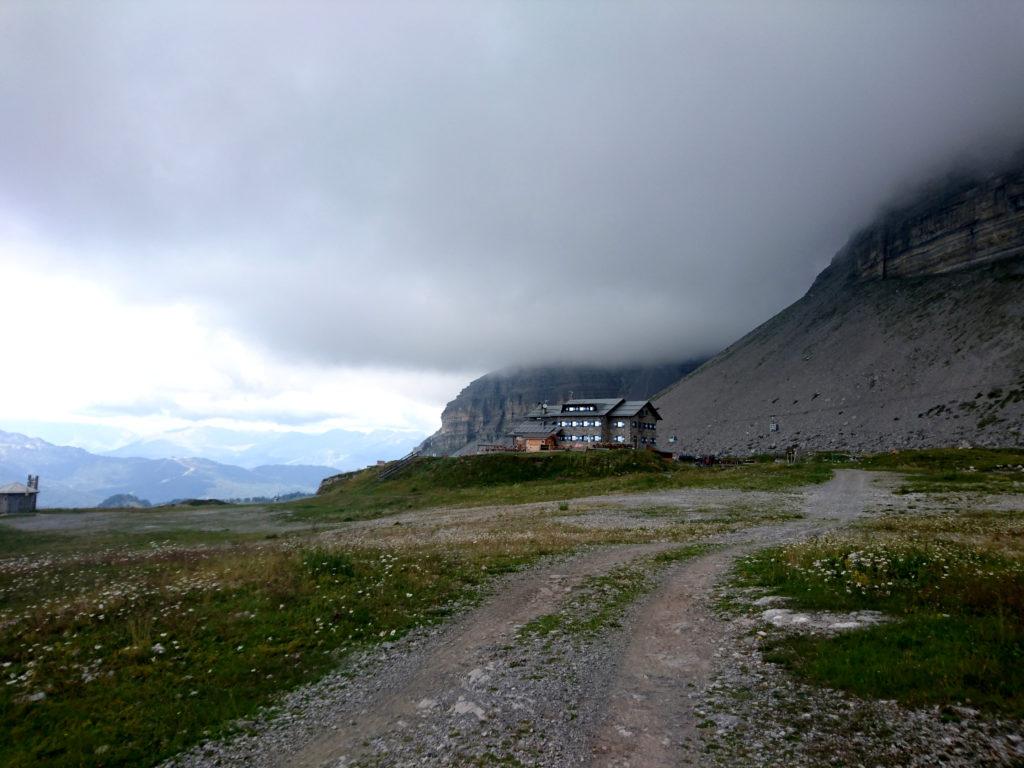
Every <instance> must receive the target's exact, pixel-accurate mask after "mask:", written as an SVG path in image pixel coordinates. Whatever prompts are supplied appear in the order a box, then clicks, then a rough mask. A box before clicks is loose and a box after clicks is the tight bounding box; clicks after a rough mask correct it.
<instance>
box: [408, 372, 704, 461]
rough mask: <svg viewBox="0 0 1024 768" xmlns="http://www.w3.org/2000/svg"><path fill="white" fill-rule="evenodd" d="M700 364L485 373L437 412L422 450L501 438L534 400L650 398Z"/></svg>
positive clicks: (437, 451)
mask: <svg viewBox="0 0 1024 768" xmlns="http://www.w3.org/2000/svg"><path fill="white" fill-rule="evenodd" d="M701 362H702V361H701V360H691V361H686V362H682V363H672V364H666V365H657V366H637V367H631V368H599V367H580V366H573V367H538V368H515V369H506V370H502V371H497V372H494V373H488V374H487V375H485V376H481V377H480V378H479V379H476V380H475V381H473V382H471V383H470V384H469V385H468V386H467V387H466V388H465V389H463V390H462V392H460V393H459V395H458V397H456V398H455V399H454V400H452V401H451V402H450V403H448V405H447V406H446V407H445V409H444V412H443V413H442V414H441V429H440V430H439V431H437V432H436V433H434V434H433V435H431V436H430V437H428V438H427V439H426V440H425V441H424V442H423V444H422V446H421V450H422V451H423V452H424V453H426V454H428V455H432V456H450V455H452V454H455V453H458V452H459V451H474V450H475V449H476V446H477V444H479V443H496V442H499V441H501V440H503V439H504V438H505V437H506V435H507V434H508V431H509V428H510V427H511V426H512V424H514V423H515V422H516V421H517V420H519V419H520V418H522V417H523V415H524V414H525V413H526V412H527V411H529V410H530V408H532V407H533V406H534V405H536V404H537V403H538V402H543V401H547V402H549V403H554V402H558V401H559V400H563V399H566V398H568V397H569V395H570V393H575V394H576V395H577V396H587V397H625V398H629V399H642V398H647V397H651V396H652V395H654V394H655V393H656V392H658V391H659V390H661V389H663V388H664V387H667V386H668V385H669V384H671V383H672V382H674V381H676V380H678V379H679V377H680V376H684V375H686V374H687V373H689V372H690V371H692V370H693V369H695V368H696V367H697V366H698V365H699V364H700V363H701Z"/></svg>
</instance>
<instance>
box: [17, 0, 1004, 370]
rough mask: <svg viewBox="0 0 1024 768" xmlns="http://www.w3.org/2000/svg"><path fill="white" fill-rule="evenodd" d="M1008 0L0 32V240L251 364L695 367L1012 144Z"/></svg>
mask: <svg viewBox="0 0 1024 768" xmlns="http://www.w3.org/2000/svg"><path fill="white" fill-rule="evenodd" d="M1022 39H1024V4H1021V3H1019V2H1007V3H982V2H973V3H966V2H962V3H952V2H950V3H942V2H921V3H912V2H901V3H891V2H878V3H871V2H852V1H851V2H850V3H826V2H806V3H780V2H770V3H763V4H755V3H705V4H687V3H682V2H668V3H628V4H626V3H592V4H579V3H569V2H566V3H558V2H545V3H532V4H531V3H520V2H514V3H477V2H465V3H426V4H421V3H415V4H414V3H409V4H400V3H390V4H389V3H383V4H381V3H369V2H368V3H365V4H336V3H324V4H305V5H296V4H294V3H287V4H285V3H282V4H280V5H273V4H269V3H256V4H251V3H240V4H233V3H226V2H225V3H219V4H207V3H182V2H174V3H169V4H166V5H161V4H157V3H152V2H148V3H124V4H119V3H101V4H89V5H88V6H85V5H77V4H74V5H73V4H58V3H38V2H27V1H26V2H24V3H22V4H18V3H13V4H12V3H7V4H5V5H4V6H3V8H2V9H0V103H2V104H3V120H2V121H0V227H3V226H7V227H9V228H10V230H11V231H14V230H15V229H17V231H18V232H20V233H22V234H24V233H25V232H26V231H27V232H29V233H30V234H31V236H32V237H33V238H35V239H37V240H39V241H41V242H43V243H45V244H48V245H49V246H51V247H52V248H54V249H56V250H59V252H60V253H62V254H63V255H62V256H59V257H57V260H56V262H55V263H54V264H53V265H52V267H53V268H55V269H65V270H75V271H78V272H82V273H86V274H91V275H94V276H95V277H97V278H98V279H102V280H105V281H109V282H112V283H114V284H115V285H117V286H119V287H120V288H121V289H123V290H124V291H126V292H130V293H131V294H132V295H134V296H142V297H146V298H152V299H154V300H168V299H173V300H182V299H184V300H189V301H193V302H198V303H200V304H201V305H202V306H203V307H204V308H206V310H207V311H209V312H210V313H212V314H213V315H215V316H216V317H217V319H218V320H219V321H221V322H225V323H229V324H230V325H232V326H233V327H235V328H238V329H240V330H241V331H242V332H244V333H246V334H248V335H250V336H251V337H253V338H257V339H260V340H261V341H262V342H263V343H265V344H267V345H269V346H271V347H273V348H274V349H276V350H277V351H279V352H281V353H285V354H288V355H293V356H295V357H302V358H308V359H313V360H318V361H322V362H325V363H347V364H352V363H354V364H364V363H365V364H381V363H382V364H394V365H400V366H409V367H439V368H447V369H479V368H488V367H499V366H504V365H509V364H520V363H535V362H549V361H555V360H558V361H580V362H583V361H586V362H602V361H609V362H620V361H625V360H635V359H638V358H642V359H659V358H660V359H665V358H677V359H678V358H682V357H686V356H689V355H691V354H694V353H701V352H708V351H713V350H715V349H717V348H719V347H721V346H722V345H724V344H726V343H728V342H729V341H731V340H733V339H734V338H736V337H737V336H739V335H741V334H742V333H744V332H745V331H747V330H749V329H750V328H751V327H753V326H754V325H756V324H757V323H759V322H761V321H763V320H764V319H766V318H767V317H768V316H769V315H770V314H772V313H773V312H774V311H776V310H778V309H779V308H781V307H782V306H783V305H785V304H786V303H788V302H790V301H792V300H793V299H795V298H796V297H797V296H799V295H800V293H802V292H803V291H804V290H805V289H806V287H807V286H808V285H809V284H810V281H811V279H812V278H813V276H814V274H815V273H816V272H817V271H818V270H819V269H820V268H822V267H823V266H824V265H825V264H827V262H828V260H829V259H830V258H831V256H832V254H833V252H834V251H835V250H836V249H837V248H838V247H839V246H841V245H842V243H843V242H844V241H845V239H846V238H847V237H848V236H849V235H850V233H851V231H852V230H853V229H854V228H856V227H857V226H861V225H863V224H865V223H867V221H868V220H869V219H870V217H871V216H872V215H873V214H874V213H875V211H876V210H877V209H878V208H879V206H881V205H882V204H883V203H884V202H885V201H886V199H888V198H889V197H890V196H891V195H893V194H895V193H896V192H898V191H899V190H901V189H903V188H904V187H905V186H906V185H907V184H909V183H913V182H916V181H918V180H921V179H924V178H926V177H928V176H929V175H930V174H933V173H937V172H942V171H943V170H944V169H945V168H946V167H947V166H948V165H949V164H950V163H954V162H955V163H959V164H963V163H965V162H970V163H973V162H981V163H984V162H993V161H995V160H998V159H999V158H1000V157H1002V156H1005V155H1006V154H1007V153H1008V152H1009V151H1011V150H1012V149H1014V148H1016V147H1017V146H1018V145H1019V143H1020V142H1021V140H1022V138H1024V96H1022V94H1024V46H1022V45H1021V44H1020V41H1021V40H1022Z"/></svg>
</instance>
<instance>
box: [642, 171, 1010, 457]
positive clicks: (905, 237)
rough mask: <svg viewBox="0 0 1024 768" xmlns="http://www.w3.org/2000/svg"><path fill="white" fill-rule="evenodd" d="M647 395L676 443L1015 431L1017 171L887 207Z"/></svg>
mask: <svg viewBox="0 0 1024 768" xmlns="http://www.w3.org/2000/svg"><path fill="white" fill-rule="evenodd" d="M656 405H657V406H658V407H659V410H660V412H661V414H662V416H663V417H664V418H665V421H664V423H663V424H662V425H660V427H659V430H658V434H659V438H661V439H662V440H666V441H667V439H668V437H670V436H672V435H675V436H676V437H677V440H678V442H677V443H675V444H674V446H673V448H674V449H675V450H682V451H684V452H687V453H731V454H746V453H757V452H762V451H778V450H783V449H785V448H789V447H793V446H796V447H801V448H805V449H811V450H821V449H844V450H847V449H853V450H872V451H878V450H887V449H892V448H905V447H926V446H943V445H957V444H960V443H970V444H975V445H987V446H1008V445H1015V446H1019V445H1021V444H1022V430H1024V423H1022V422H1024V172H1022V171H1020V170H1017V171H1013V172H1008V173H1003V174H1000V175H997V176H992V177H989V178H986V179H982V180H975V181H963V180H961V181H958V182H955V183H951V184H947V185H946V186H945V187H944V188H941V189H939V190H931V191H930V192H928V193H927V194H924V195H922V196H921V197H920V198H919V199H917V200H914V201H913V202H912V203H911V204H909V205H906V206H904V207H902V208H898V209H894V210H892V211H890V212H889V213H887V214H886V215H885V216H883V217H882V218H881V219H880V220H879V221H878V222H877V223H876V224H875V225H873V226H871V227H869V228H867V229H865V230H864V231H862V232H860V233H858V234H856V235H855V236H854V237H853V238H852V239H851V240H850V242H849V243H848V244H847V246H846V247H845V248H843V249H842V250H841V251H840V252H839V253H838V254H837V255H836V257H835V259H833V262H832V264H831V265H830V266H829V267H828V268H827V269H826V270H825V271H824V272H822V274H821V275H819V276H818V278H817V280H815V282H814V285H813V286H812V287H811V289H810V290H809V291H808V292H807V294H806V295H805V296H804V297H803V298H802V299H800V300H799V301H798V302H796V303H795V304H793V305H792V306H790V307H789V308H787V309H785V310H783V311H782V312H781V313H779V314H778V315H776V316H775V317H773V318H772V319H771V320H769V321H768V322H766V323H764V324H763V325H762V326H760V327H759V328H757V329H755V330H754V331H752V332H751V333H750V334H748V335H747V336H745V337H744V338H742V339H740V340H739V341H737V342H736V343H735V344H733V345H732V346H730V347H729V348H728V349H726V350H725V351H724V352H722V353H721V354H719V355H717V356H716V357H714V358H713V359H712V360H710V361H709V362H707V363H706V364H705V365H704V366H702V367H701V368H700V369H698V370H697V371H695V372H693V373H692V374H690V375H689V376H687V377H685V378H684V379H682V380H681V381H680V382H678V383H677V384H675V385H674V386H672V387H670V388H669V389H668V390H667V391H666V392H664V393H662V395H661V396H660V397H659V399H658V400H657V402H656ZM665 447H668V445H667V444H666V446H665Z"/></svg>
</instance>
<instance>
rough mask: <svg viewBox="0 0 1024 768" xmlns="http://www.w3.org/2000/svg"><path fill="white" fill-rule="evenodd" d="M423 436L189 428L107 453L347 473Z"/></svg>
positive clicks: (408, 448) (395, 454)
mask: <svg viewBox="0 0 1024 768" xmlns="http://www.w3.org/2000/svg"><path fill="white" fill-rule="evenodd" d="M422 439H423V435H422V434H421V433H419V432H398V431H393V430H376V431H373V432H354V431H348V430H344V429H332V430H330V431H328V432H322V433H319V434H308V433H306V432H256V431H239V430H233V429H222V428H218V427H187V428H184V429H178V430H172V431H170V432H164V433H163V434H161V435H159V436H157V437H154V438H149V439H145V440H138V441H135V442H132V443H129V444H127V445H124V446H121V447H120V448H117V449H116V450H112V451H105V452H103V455H105V456H116V457H119V458H127V457H132V458H144V459H172V458H182V457H186V456H202V457H204V458H207V459H210V460H212V461H217V462H222V463H224V464H234V465H236V466H239V467H246V468H249V469H252V468H255V467H263V466H267V465H269V464H286V465H299V464H306V465H314V466H324V467H333V468H334V469H336V470H340V471H342V472H345V471H348V470H350V469H360V468H362V467H365V466H367V465H368V464H373V463H374V462H375V461H377V460H378V459H394V458H398V457H399V456H404V455H405V454H406V453H408V452H409V451H411V450H412V449H413V448H415V447H416V446H417V445H418V444H419V442H420V441H421V440H422Z"/></svg>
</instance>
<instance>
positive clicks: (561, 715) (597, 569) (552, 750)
mask: <svg viewBox="0 0 1024 768" xmlns="http://www.w3.org/2000/svg"><path fill="white" fill-rule="evenodd" d="M898 480H899V478H898V477H896V476H893V475H882V474H872V473H867V472H861V471H854V470H844V471H839V472H837V473H836V475H835V477H834V479H833V480H831V481H830V482H828V483H825V484H823V485H821V486H815V487H811V488H809V489H807V490H805V491H804V492H803V493H802V494H798V495H797V498H798V500H799V502H800V505H801V507H802V509H803V511H804V513H805V514H804V517H803V518H801V519H798V520H789V521H786V522H782V523H776V524H773V525H764V526H761V527H758V528H751V529H746V530H742V531H739V532H735V533H730V534H723V535H720V536H718V537H715V538H714V539H713V540H712V541H713V543H715V544H717V545H718V546H717V548H716V549H714V550H713V551H712V552H711V553H710V554H707V555H702V556H699V557H696V558H693V559H690V560H686V561H682V562H678V563H675V564H672V565H668V566H666V567H662V568H661V570H657V569H656V568H655V566H654V565H653V563H652V561H651V559H650V556H651V555H653V554H655V553H657V552H659V551H663V550H665V549H668V548H669V547H671V546H672V545H670V544H667V543H665V544H644V545H628V546H620V547H605V548H601V549H594V550H590V551H587V552H584V553H583V554H580V555H577V556H574V557H572V558H566V559H563V560H561V561H556V562H551V561H548V562H547V563H546V564H544V565H542V566H539V567H537V568H534V569H532V570H530V571H527V572H524V573H520V574H515V575H513V576H511V577H506V578H505V579H503V580H501V581H500V582H499V583H498V584H497V585H496V586H495V588H494V589H495V591H494V594H493V596H492V597H491V598H489V599H488V600H487V601H485V602H484V604H482V605H481V606H480V607H478V608H476V609H474V610H472V611H469V612H468V613H466V614H465V615H464V616H463V617H462V618H460V619H458V620H456V621H454V622H452V623H450V624H446V625H444V626H441V627H435V628H432V629H430V630H423V631H421V632H419V633H414V634H412V635H410V636H409V637H407V638H404V639H403V640H401V641H399V642H396V643H393V644H390V645H386V646H384V647H383V648H380V649H378V650H377V651H375V652H373V653H369V654H366V655H365V656H363V657H361V658H359V659H357V660H355V661H354V662H353V663H352V664H351V665H349V666H348V667H346V669H345V670H343V671H340V672H338V673H336V674H334V675H331V676H328V677H327V678H325V679H324V680H322V681H320V682H319V683H317V684H315V685H312V686H309V687H306V688H303V689H301V690H299V691H296V692H294V693H292V694H290V695H289V696H288V697H287V698H286V699H285V700H284V701H283V702H282V704H281V706H280V707H279V710H278V712H277V713H276V714H274V715H268V716H267V717H265V718H264V719H262V720H260V721H257V722H254V723H245V724H242V725H243V726H244V727H243V731H244V732H243V733H242V734H241V735H238V736H236V737H235V738H233V739H230V740H227V741H223V742H215V743H209V744H206V745H202V746H200V747H198V748H196V749H194V750H192V751H191V752H189V753H186V754H184V755H181V756H180V757H179V758H177V759H176V760H174V761H171V763H170V764H169V765H174V766H206V765H225V766H235V765H238V766H241V765H246V766H253V767H254V768H259V767H262V766H268V767H269V766H307V767H310V768H312V767H314V766H315V767H319V766H344V767H346V768H350V767H352V766H469V765H472V766H491V765H494V766H499V765H503V766H525V765H530V766H552V767H554V766H558V767H562V766H595V767H597V766H601V767H604V766H630V767H631V768H651V767H654V766H680V765H710V764H712V763H714V764H718V765H747V764H762V765H777V764H781V763H782V762H786V760H787V759H788V758H787V757H786V756H787V755H790V754H792V744H791V742H792V733H785V732H784V733H783V737H780V739H781V741H782V743H783V747H784V748H782V749H780V750H779V751H778V753H777V754H776V753H773V752H772V751H771V749H770V748H769V747H770V744H768V741H770V740H769V739H768V737H767V736H765V737H764V739H760V740H759V737H761V736H762V734H761V731H762V730H764V731H765V733H766V734H767V733H768V732H769V731H772V723H771V712H772V709H771V706H770V702H771V701H772V698H771V697H772V696H774V695H776V693H777V691H776V690H775V689H774V688H772V686H775V687H779V686H781V687H782V688H785V689H787V690H789V689H790V688H792V687H793V686H791V685H790V683H789V682H788V681H787V679H785V678H784V676H783V675H782V673H780V672H778V671H777V670H774V669H768V668H767V667H766V666H765V665H763V664H762V665H760V666H758V664H757V663H756V661H757V653H756V649H755V648H753V647H751V645H750V643H751V641H750V635H751V634H752V630H751V627H740V626H739V625H740V622H734V621H728V620H726V619H725V618H722V617H719V616H718V615H717V614H716V613H715V611H714V610H713V602H714V597H715V590H716V585H717V584H719V583H720V582H721V580H722V577H723V576H724V575H725V573H726V572H727V571H728V569H729V568H730V566H731V564H732V563H733V561H734V559H735V558H736V557H737V556H739V555H741V554H744V553H747V552H749V551H752V550H754V549H756V548H760V547H762V546H766V545H770V544H773V543H779V542H783V541H789V540H799V539H802V538H804V537H806V536H809V535H815V534H818V533H823V532H825V531H827V530H830V529H833V528H836V527H839V526H842V525H844V524H846V523H848V522H850V521H851V520H853V519H854V518H855V517H857V516H859V515H861V514H864V513H865V512H868V513H870V512H872V511H880V510H882V509H886V508H889V509H891V508H892V507H893V506H897V507H898V506H901V504H902V503H901V501H900V498H899V497H895V496H893V495H892V494H891V492H890V491H891V488H892V487H894V486H895V485H897V484H898ZM760 495H763V496H765V497H767V498H766V499H760V498H756V499H754V502H755V504H756V503H765V504H772V505H778V503H779V497H780V496H792V494H760ZM760 495H759V496H760ZM650 496H652V494H643V495H640V498H641V499H643V500H642V501H639V502H636V501H634V502H633V503H636V504H642V505H649V504H650V503H651V501H650V498H649V497H650ZM739 496H743V495H742V494H736V493H735V492H734V494H733V497H734V498H737V497H739ZM624 498H630V497H624ZM717 500H718V501H724V497H720V498H718V499H717ZM598 501H599V500H594V502H593V503H598ZM616 501H621V500H619V499H616ZM751 501H752V500H751V497H750V496H743V502H744V503H746V504H750V503H751ZM707 502H708V497H707V496H706V495H705V493H704V492H695V493H694V492H688V491H686V490H685V489H684V490H679V491H672V492H667V493H666V492H659V494H658V500H657V502H656V503H658V504H665V505H669V506H679V507H680V508H688V507H690V506H693V507H694V508H696V507H698V506H701V505H706V504H707ZM600 503H602V504H605V503H609V498H608V497H605V498H603V499H601V500H600ZM627 503H628V502H627ZM506 512H507V510H506ZM492 513H493V510H492ZM442 514H444V515H450V514H455V515H461V514H467V511H461V512H458V513H453V512H443V513H442ZM469 514H478V512H477V511H476V510H473V511H469ZM409 521H410V523H411V522H413V518H411V517H410V518H409ZM623 568H626V569H633V570H634V571H635V572H636V573H638V574H644V573H649V574H650V579H653V581H652V582H651V587H652V589H650V591H648V592H647V593H646V596H645V597H643V598H642V599H637V600H635V601H634V602H633V603H632V605H630V606H629V607H627V608H626V609H625V612H624V613H622V614H621V615H620V616H619V621H617V622H616V621H610V622H609V624H608V626H607V627H605V628H604V629H602V631H600V632H599V633H597V634H596V635H587V634H573V633H571V632H568V631H554V632H551V633H549V634H543V635H541V634H530V633H528V632H524V631H523V629H522V625H524V624H526V623H528V622H530V621H531V620H534V619H538V618H540V617H544V616H562V617H564V616H572V615H576V614H580V615H592V614H593V613H594V611H595V610H597V608H595V606H597V607H599V606H600V604H601V601H602V600H606V599H608V592H609V587H607V586H602V584H603V582H595V581H594V578H593V577H596V576H601V575H602V574H608V573H609V572H618V571H621V570H622V569H623ZM588 611H589V612H590V614H588ZM751 668H756V669H757V670H758V674H759V675H760V677H757V678H756V679H753V678H751V679H747V678H746V677H744V675H747V674H750V672H749V671H750V669H751ZM766 681H768V682H766ZM744 686H749V687H750V688H751V690H761V691H762V693H763V694H764V695H763V696H761V697H759V698H758V697H756V696H755V699H756V701H755V702H754V703H751V704H750V705H749V706H746V708H739V709H737V708H736V707H733V709H732V710H730V709H729V707H728V706H727V704H729V702H734V698H737V697H734V696H733V695H732V694H734V693H735V692H736V690H737V689H742V688H743V687H744ZM757 686H761V687H760V689H759V688H757ZM723 692H731V693H729V694H728V695H726V693H723ZM818 695H820V694H818ZM716 697H717V698H716ZM739 698H742V697H739ZM765 702H769V704H765ZM755 704H757V705H759V706H760V709H758V707H757V706H755ZM896 709H898V708H896ZM900 711H902V710H900ZM829 714H831V711H830V710H827V711H822V712H819V713H818V714H817V715H816V716H817V717H818V720H826V721H827V716H828V715H829ZM886 714H887V718H888V720H889V721H890V724H891V723H892V722H893V721H894V720H895V719H897V718H896V716H895V715H894V714H893V713H892V712H891V711H888V710H887V713H886ZM905 714H906V713H905ZM766 717H767V718H768V721H767V722H765V718H766ZM915 717H917V718H920V717H921V715H920V714H919V713H917V714H913V713H911V714H906V717H905V719H907V722H913V718H915ZM714 718H719V720H715V719H714ZM743 718H748V719H749V720H750V722H749V723H740V721H741V720H742V719H743ZM908 718H909V719H908ZM719 722H720V727H718V728H717V730H716V729H715V728H711V729H709V728H708V724H709V723H712V724H714V723H719ZM815 722H816V723H818V725H820V723H819V722H818V721H815ZM741 725H742V726H746V727H747V731H745V732H744V733H746V734H747V735H746V737H745V738H746V739H747V740H748V741H754V742H757V743H762V742H763V743H765V744H768V746H765V749H764V754H765V755H768V756H771V755H775V756H774V757H770V759H768V760H767V761H764V760H761V759H758V758H757V756H753V757H752V756H751V755H750V754H749V753H745V752H743V753H741V752H736V751H734V752H732V753H729V752H728V750H724V751H723V752H722V754H723V755H724V754H733V758H730V759H727V760H725V762H715V761H714V760H712V759H711V757H709V755H708V753H707V751H706V750H707V749H708V744H709V740H710V741H713V740H714V739H715V738H719V737H722V735H723V734H725V735H726V737H727V736H728V733H729V732H732V733H737V734H738V733H740V732H741V731H742V728H741V727H740V726H741ZM826 726H827V723H826ZM914 727H915V728H917V730H918V731H919V732H920V731H921V728H920V725H919V724H918V725H916V726H914ZM730 729H732V730H731V731H730ZM751 729H754V730H751ZM774 730H776V731H777V730H778V729H777V728H776V729H774ZM826 730H828V728H827V727H826ZM833 730H835V729H833ZM879 733H880V734H884V731H880V732H879ZM947 735H948V734H947ZM787 739H788V741H787ZM879 739H880V740H882V741H884V735H882V736H879V737H878V739H876V741H878V740H879ZM872 743H874V742H872ZM879 743H882V742H881V741H880V742H879ZM965 743H967V742H965ZM1007 743H1009V742H1007ZM876 746H877V745H876ZM978 749H980V747H978ZM787 750H789V751H787ZM832 750H833V751H832V752H831V753H827V750H826V751H825V752H822V753H821V754H819V757H820V758H821V762H820V763H814V762H813V761H811V762H801V763H799V764H802V765H803V764H807V765H812V764H821V765H829V764H835V763H834V762H832V761H833V760H835V759H842V753H841V751H838V752H837V751H835V750H841V747H840V746H837V745H833V747H832ZM865 750H866V751H865V753H864V754H865V755H870V754H871V752H870V750H869V749H867V748H865ZM925 753H927V750H925V752H924V753H922V752H920V750H919V752H918V754H925ZM1004 753H1005V754H1010V753H1008V752H1006V751H1005V750H1003V752H999V750H995V752H993V754H1004ZM858 761H859V760H858ZM872 764H873V763H872ZM890 764H891V763H890ZM921 764H927V761H926V763H921ZM986 764H992V765H1001V764H1003V763H1000V762H998V761H996V762H994V763H986ZM1005 764H1007V765H1009V764H1011V763H1005Z"/></svg>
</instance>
